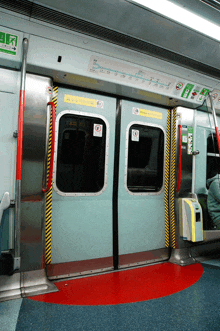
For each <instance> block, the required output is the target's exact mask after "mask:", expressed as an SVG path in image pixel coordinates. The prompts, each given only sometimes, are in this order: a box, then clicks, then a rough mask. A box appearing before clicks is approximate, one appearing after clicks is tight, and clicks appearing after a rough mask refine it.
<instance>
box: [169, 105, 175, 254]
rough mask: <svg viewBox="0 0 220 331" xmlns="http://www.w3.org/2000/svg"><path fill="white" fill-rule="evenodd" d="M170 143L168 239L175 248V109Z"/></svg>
mask: <svg viewBox="0 0 220 331" xmlns="http://www.w3.org/2000/svg"><path fill="white" fill-rule="evenodd" d="M171 140H172V142H171V165H170V167H171V176H170V239H171V247H172V248H175V246H176V240H175V239H176V233H175V232H176V229H175V209H174V200H175V178H176V108H174V109H173V114H172V139H171Z"/></svg>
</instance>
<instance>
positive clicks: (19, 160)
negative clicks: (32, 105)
mask: <svg viewBox="0 0 220 331" xmlns="http://www.w3.org/2000/svg"><path fill="white" fill-rule="evenodd" d="M24 108H25V91H23V90H21V91H20V103H19V113H18V140H17V160H16V161H17V168H16V180H21V178H22V156H23V130H24Z"/></svg>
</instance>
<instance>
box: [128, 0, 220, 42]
mask: <svg viewBox="0 0 220 331" xmlns="http://www.w3.org/2000/svg"><path fill="white" fill-rule="evenodd" d="M127 1H128V2H130V3H133V4H137V5H139V6H141V7H144V8H145V9H151V10H153V11H155V12H157V13H159V14H161V15H163V16H165V17H167V18H169V19H172V20H174V21H176V22H178V23H180V24H183V25H185V26H187V27H189V28H191V29H194V30H196V31H198V32H200V33H203V34H205V35H207V36H209V37H211V38H213V39H216V40H218V41H220V26H219V25H217V24H214V23H212V22H210V21H207V20H206V19H204V18H202V17H201V16H199V15H196V14H194V13H192V12H190V11H189V10H187V9H185V8H183V7H180V6H178V5H176V4H174V3H172V2H170V1H168V0H154V1H153V0H127Z"/></svg>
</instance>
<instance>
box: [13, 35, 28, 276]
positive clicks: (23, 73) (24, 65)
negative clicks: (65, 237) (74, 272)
mask: <svg viewBox="0 0 220 331" xmlns="http://www.w3.org/2000/svg"><path fill="white" fill-rule="evenodd" d="M27 52H28V39H27V38H24V39H23V58H22V65H21V88H20V102H19V112H18V140H17V157H16V189H15V256H14V270H16V269H20V233H21V229H20V226H21V179H22V156H23V131H24V110H25V80H26V68H27Z"/></svg>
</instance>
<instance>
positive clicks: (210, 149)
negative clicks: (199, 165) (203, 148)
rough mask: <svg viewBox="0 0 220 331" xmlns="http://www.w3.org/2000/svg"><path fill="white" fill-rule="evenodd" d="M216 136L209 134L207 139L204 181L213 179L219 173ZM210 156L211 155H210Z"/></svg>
mask: <svg viewBox="0 0 220 331" xmlns="http://www.w3.org/2000/svg"><path fill="white" fill-rule="evenodd" d="M218 153H219V152H218V144H217V139H216V134H215V133H211V134H210V135H209V136H208V138H207V171H206V179H208V178H212V177H214V176H215V175H216V174H217V173H218V172H219V171H220V158H219V156H218V155H216V154H218ZM210 154H212V155H210Z"/></svg>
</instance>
